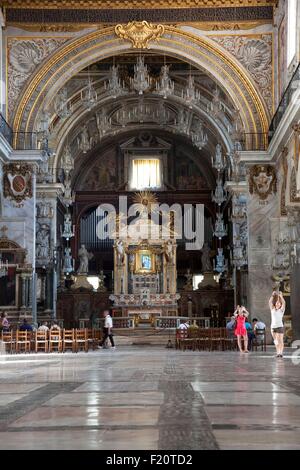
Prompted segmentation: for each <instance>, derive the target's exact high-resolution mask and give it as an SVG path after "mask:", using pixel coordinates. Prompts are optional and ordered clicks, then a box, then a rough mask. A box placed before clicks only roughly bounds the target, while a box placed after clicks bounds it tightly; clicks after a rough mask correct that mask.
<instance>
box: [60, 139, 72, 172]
mask: <svg viewBox="0 0 300 470" xmlns="http://www.w3.org/2000/svg"><path fill="white" fill-rule="evenodd" d="M62 164H63V170H64V172H65V173H70V172H71V171H72V170H74V158H73V156H72V152H71V146H70V145H69V144H67V145H66V146H65V149H64V153H63V156H62Z"/></svg>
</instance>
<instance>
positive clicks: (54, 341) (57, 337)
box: [49, 328, 62, 352]
mask: <svg viewBox="0 0 300 470" xmlns="http://www.w3.org/2000/svg"><path fill="white" fill-rule="evenodd" d="M53 349H56V350H57V351H58V352H62V338H61V330H56V329H51V328H50V331H49V352H52V351H53Z"/></svg>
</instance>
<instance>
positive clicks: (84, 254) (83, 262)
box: [77, 245, 94, 274]
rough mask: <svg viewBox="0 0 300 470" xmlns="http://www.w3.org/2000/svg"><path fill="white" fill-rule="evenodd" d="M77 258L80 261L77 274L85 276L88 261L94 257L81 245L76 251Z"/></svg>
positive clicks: (87, 269)
mask: <svg viewBox="0 0 300 470" xmlns="http://www.w3.org/2000/svg"><path fill="white" fill-rule="evenodd" d="M78 256H79V260H80V264H79V268H78V270H77V274H87V273H88V271H89V260H90V259H92V257H93V256H94V255H93V254H92V253H89V252H88V251H87V249H86V247H85V245H81V247H80V249H79V250H78Z"/></svg>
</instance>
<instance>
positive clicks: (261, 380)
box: [0, 346, 300, 450]
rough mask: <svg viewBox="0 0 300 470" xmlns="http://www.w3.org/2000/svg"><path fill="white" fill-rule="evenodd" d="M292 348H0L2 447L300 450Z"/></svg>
mask: <svg viewBox="0 0 300 470" xmlns="http://www.w3.org/2000/svg"><path fill="white" fill-rule="evenodd" d="M299 379H300V364H299V365H294V364H293V362H292V359H291V352H290V353H287V356H286V357H285V358H284V359H276V358H274V352H273V351H270V352H267V353H261V352H254V353H251V354H249V355H245V354H243V355H241V354H239V353H235V352H226V353H219V352H213V353H208V352H179V351H175V350H171V349H164V348H161V347H146V346H139V347H134V346H132V347H120V348H119V349H117V350H115V351H111V350H101V351H100V350H99V351H95V352H89V353H88V354H85V353H79V354H77V355H76V354H70V353H68V354H65V355H58V354H52V355H42V354H39V355H30V356H29V355H27V356H26V357H25V356H24V355H20V356H18V357H13V358H12V357H8V358H5V357H3V356H0V449H105V450H111V449H114V450H123V449H128V450H131V449H136V450H139V449H154V450H155V449H159V450H190V449H300V380H299Z"/></svg>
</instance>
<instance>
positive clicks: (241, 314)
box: [234, 305, 249, 353]
mask: <svg viewBox="0 0 300 470" xmlns="http://www.w3.org/2000/svg"><path fill="white" fill-rule="evenodd" d="M248 315H249V312H248V311H247V310H246V309H245V307H243V306H241V307H240V306H239V305H238V306H237V308H236V311H235V312H234V316H235V319H236V327H235V331H234V334H235V336H237V341H238V347H239V350H240V352H245V353H248V352H249V351H248V335H247V330H246V326H245V321H246V318H247V317H248ZM242 338H243V340H244V350H243V348H242Z"/></svg>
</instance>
